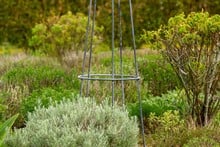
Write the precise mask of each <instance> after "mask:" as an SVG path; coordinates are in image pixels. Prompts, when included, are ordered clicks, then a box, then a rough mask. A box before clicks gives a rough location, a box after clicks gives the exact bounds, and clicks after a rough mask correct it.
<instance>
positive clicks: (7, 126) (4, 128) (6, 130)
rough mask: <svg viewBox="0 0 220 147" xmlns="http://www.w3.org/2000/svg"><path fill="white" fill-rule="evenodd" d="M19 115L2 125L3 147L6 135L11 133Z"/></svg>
mask: <svg viewBox="0 0 220 147" xmlns="http://www.w3.org/2000/svg"><path fill="white" fill-rule="evenodd" d="M17 117H18V114H16V115H14V116H12V117H11V118H9V119H8V120H6V121H5V122H4V123H3V124H0V146H3V143H4V140H5V137H6V135H7V134H8V133H9V130H10V129H11V127H12V125H13V123H14V122H15V120H16V119H17Z"/></svg>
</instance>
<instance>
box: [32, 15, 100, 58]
mask: <svg viewBox="0 0 220 147" xmlns="http://www.w3.org/2000/svg"><path fill="white" fill-rule="evenodd" d="M90 25H91V24H90ZM86 26H87V17H86V16H85V15H84V14H82V13H77V14H75V15H74V14H72V13H71V12H68V13H67V14H65V15H62V16H61V17H58V16H54V17H50V18H48V19H47V21H46V22H45V23H39V24H36V25H35V27H34V28H33V29H32V37H31V38H30V39H29V46H30V47H31V48H32V49H33V50H39V51H40V52H41V53H46V54H50V55H55V56H61V55H63V54H64V53H65V51H70V50H74V51H79V50H83V49H84V43H85V41H84V40H85V34H86ZM102 31H103V28H102V27H98V26H96V27H95V33H96V35H95V37H94V42H96V43H97V42H98V40H100V32H102Z"/></svg>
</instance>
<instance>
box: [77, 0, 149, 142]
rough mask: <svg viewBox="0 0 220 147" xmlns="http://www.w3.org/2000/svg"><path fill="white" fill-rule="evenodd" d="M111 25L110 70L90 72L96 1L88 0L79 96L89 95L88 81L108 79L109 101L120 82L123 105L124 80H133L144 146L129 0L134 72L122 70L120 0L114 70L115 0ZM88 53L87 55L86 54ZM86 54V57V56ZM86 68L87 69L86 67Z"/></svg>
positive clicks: (130, 10)
mask: <svg viewBox="0 0 220 147" xmlns="http://www.w3.org/2000/svg"><path fill="white" fill-rule="evenodd" d="M111 2H112V3H111V5H112V9H111V13H112V15H111V17H112V18H111V20H112V22H111V25H112V28H111V29H112V36H111V58H112V59H111V67H110V68H111V72H109V73H92V72H91V67H92V57H93V56H92V55H93V45H94V44H93V42H94V34H95V29H94V28H95V20H96V9H97V1H96V0H90V2H89V7H88V8H89V12H88V20H87V28H86V39H85V48H84V54H83V63H82V74H81V75H79V76H78V77H79V79H80V80H81V87H80V95H81V96H90V87H91V86H90V85H91V83H90V81H109V82H111V94H112V96H111V103H112V106H114V103H115V84H116V82H121V97H122V98H121V101H122V104H123V106H124V105H125V99H126V97H125V82H126V81H135V83H136V89H137V99H138V101H139V109H140V122H141V133H142V139H143V146H146V145H145V144H146V143H145V139H144V124H143V114H142V102H141V95H140V76H139V73H138V64H137V54H136V43H135V30H134V22H133V13H132V11H133V10H132V3H131V0H128V3H129V8H130V9H129V10H128V11H129V12H130V13H129V14H130V24H131V36H132V37H131V40H132V49H133V59H134V63H133V64H134V71H135V72H134V74H124V70H123V67H124V66H123V33H122V11H121V1H120V0H118V1H117V4H118V9H117V10H118V15H117V16H118V18H119V21H118V30H119V31H118V36H119V45H118V50H119V69H118V70H119V71H116V68H115V1H114V0H112V1H111ZM87 54H88V55H87ZM87 56H88V57H87ZM86 68H87V69H86Z"/></svg>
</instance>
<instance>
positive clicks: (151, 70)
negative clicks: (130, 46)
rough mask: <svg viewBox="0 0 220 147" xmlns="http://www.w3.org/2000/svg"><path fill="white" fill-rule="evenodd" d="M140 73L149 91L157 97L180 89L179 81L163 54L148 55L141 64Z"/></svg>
mask: <svg viewBox="0 0 220 147" xmlns="http://www.w3.org/2000/svg"><path fill="white" fill-rule="evenodd" d="M139 71H140V74H141V76H142V78H143V82H147V84H148V86H147V87H148V90H149V92H150V93H152V94H153V95H155V96H160V95H161V94H164V93H166V92H167V91H170V90H174V89H176V88H179V87H180V85H179V79H178V77H177V76H176V74H175V72H174V71H173V69H172V67H171V65H170V64H169V63H167V61H166V60H165V59H163V57H162V56H161V54H159V53H158V54H155V55H147V56H145V57H144V58H143V59H142V60H141V61H140V62H139Z"/></svg>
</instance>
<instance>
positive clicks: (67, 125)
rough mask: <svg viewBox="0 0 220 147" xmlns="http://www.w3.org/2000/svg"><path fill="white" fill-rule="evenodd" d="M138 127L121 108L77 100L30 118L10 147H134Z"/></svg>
mask: <svg viewBox="0 0 220 147" xmlns="http://www.w3.org/2000/svg"><path fill="white" fill-rule="evenodd" d="M137 136H138V124H137V122H136V120H135V119H134V118H129V117H128V113H127V112H126V111H123V110H122V109H121V108H120V107H118V106H115V107H114V108H112V107H111V106H110V105H109V104H108V102H107V101H105V102H103V103H101V104H97V103H95V102H94V101H92V100H91V99H90V98H77V100H75V101H66V102H64V101H63V102H61V103H60V104H57V105H56V106H50V107H49V108H47V109H46V108H39V109H37V110H36V111H35V112H34V113H30V114H29V116H28V121H27V126H26V128H23V129H19V130H15V132H14V133H13V134H12V135H10V136H9V137H8V138H7V140H6V144H7V145H8V146H13V147H14V146H19V147H33V146H34V147H42V146H44V147H60V146H62V147H67V146H68V147H78V146H81V147H108V146H111V147H133V146H137V141H138V138H137Z"/></svg>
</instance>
